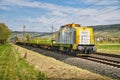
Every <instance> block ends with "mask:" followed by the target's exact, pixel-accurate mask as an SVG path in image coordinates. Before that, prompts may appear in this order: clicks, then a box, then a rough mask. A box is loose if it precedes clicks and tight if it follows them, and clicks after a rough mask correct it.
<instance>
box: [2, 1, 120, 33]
mask: <svg viewBox="0 0 120 80" xmlns="http://www.w3.org/2000/svg"><path fill="white" fill-rule="evenodd" d="M0 23H5V24H6V25H7V26H8V27H9V28H10V29H11V30H12V31H22V30H23V26H25V30H26V31H34V32H51V31H52V27H54V28H53V31H57V30H59V29H60V26H62V25H65V24H68V23H77V24H80V25H82V26H93V25H107V24H120V0H0Z"/></svg>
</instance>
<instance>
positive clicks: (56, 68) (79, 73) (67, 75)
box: [14, 45, 111, 80]
mask: <svg viewBox="0 0 120 80" xmlns="http://www.w3.org/2000/svg"><path fill="white" fill-rule="evenodd" d="M14 46H15V47H17V48H19V50H18V51H19V52H20V53H21V55H22V56H24V53H25V52H27V58H26V60H27V61H28V62H29V63H30V64H32V65H34V66H35V68H37V69H38V70H40V71H42V72H44V73H45V74H46V75H47V76H48V80H111V79H110V78H108V77H105V76H101V75H99V74H95V73H92V72H90V71H87V70H84V69H80V68H77V67H75V66H71V65H68V64H65V63H64V62H61V61H59V60H56V59H54V58H52V57H47V56H44V55H41V54H38V53H37V52H35V51H32V50H28V49H25V48H22V47H20V46H17V45H14ZM32 49H33V50H34V48H32Z"/></svg>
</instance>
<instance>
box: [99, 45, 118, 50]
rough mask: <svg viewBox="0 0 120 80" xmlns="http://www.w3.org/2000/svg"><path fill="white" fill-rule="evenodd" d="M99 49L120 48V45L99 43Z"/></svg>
mask: <svg viewBox="0 0 120 80" xmlns="http://www.w3.org/2000/svg"><path fill="white" fill-rule="evenodd" d="M98 49H110V50H120V45H117V44H102V45H98Z"/></svg>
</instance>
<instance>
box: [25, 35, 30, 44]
mask: <svg viewBox="0 0 120 80" xmlns="http://www.w3.org/2000/svg"><path fill="white" fill-rule="evenodd" d="M26 39H27V41H28V42H29V41H30V34H26Z"/></svg>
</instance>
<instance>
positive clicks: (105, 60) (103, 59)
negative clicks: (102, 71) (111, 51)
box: [80, 54, 120, 68]
mask: <svg viewBox="0 0 120 80" xmlns="http://www.w3.org/2000/svg"><path fill="white" fill-rule="evenodd" d="M95 55H96V54H94V55H89V56H87V57H80V58H83V59H87V60H90V61H95V62H98V63H102V64H106V65H109V66H113V67H117V68H120V60H119V58H116V57H109V56H100V55H97V56H95Z"/></svg>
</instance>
